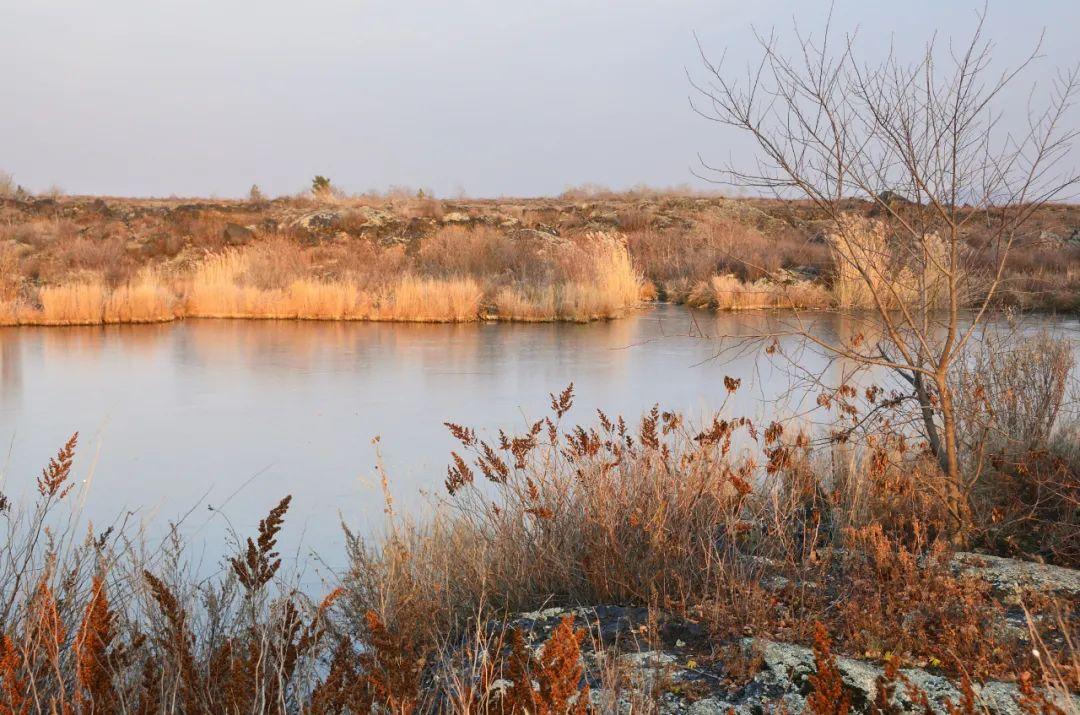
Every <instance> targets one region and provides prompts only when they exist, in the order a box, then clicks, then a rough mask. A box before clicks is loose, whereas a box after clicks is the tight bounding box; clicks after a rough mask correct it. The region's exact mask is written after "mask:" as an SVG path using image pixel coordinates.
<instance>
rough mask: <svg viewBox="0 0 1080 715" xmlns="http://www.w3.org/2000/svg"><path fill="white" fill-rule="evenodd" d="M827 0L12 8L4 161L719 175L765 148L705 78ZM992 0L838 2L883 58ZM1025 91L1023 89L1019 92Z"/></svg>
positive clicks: (1054, 22)
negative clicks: (703, 106) (699, 80)
mask: <svg viewBox="0 0 1080 715" xmlns="http://www.w3.org/2000/svg"><path fill="white" fill-rule="evenodd" d="M829 7H830V3H829V2H828V0H786V1H783V0H758V1H754V0H663V1H657V2H639V1H638V0H620V1H619V2H614V1H608V0H604V1H603V2H601V1H600V0H595V1H589V0H578V1H577V2H569V1H567V0H532V1H531V2H521V1H519V0H457V1H455V2H447V1H445V0H443V1H438V2H420V1H417V0H302V1H300V0H291V1H289V2H283V1H281V0H261V1H260V2H251V1H250V0H249V1H246V2H239V1H238V0H98V1H97V2H87V1H86V0H29V1H28V2H19V1H18V0H0V67H2V68H3V69H2V70H0V170H2V171H6V172H7V173H9V174H12V175H13V176H14V178H15V180H16V181H17V182H18V183H19V184H21V185H23V186H26V187H27V188H28V189H30V190H33V191H42V190H46V189H48V188H49V187H51V186H57V187H59V188H60V189H62V190H64V191H66V192H68V193H77V194H105V195H130V196H170V195H176V196H220V197H230V196H241V195H246V194H247V192H248V189H249V188H250V187H251V185H252V184H253V183H256V184H258V185H259V186H260V187H261V188H262V189H263V191H264V192H265V193H267V194H271V195H277V194H282V193H294V192H297V191H300V190H303V189H304V188H305V186H308V185H309V184H310V179H311V177H312V176H314V175H315V174H323V175H326V176H328V177H330V178H331V179H332V180H333V182H334V184H336V185H337V186H339V187H341V188H343V189H344V190H346V191H349V192H364V191H369V190H377V191H378V190H386V189H388V188H390V187H393V186H408V187H414V188H416V187H423V188H426V189H428V190H429V191H433V192H434V193H435V194H436V195H439V196H454V195H458V194H468V195H470V196H538V195H553V194H558V193H559V192H561V191H563V190H564V189H566V188H568V187H571V186H577V185H581V184H598V185H603V186H608V187H611V188H615V189H620V188H627V187H631V186H634V185H640V184H647V185H650V186H654V187H665V186H677V185H683V184H687V185H690V186H693V187H697V188H709V185H708V184H707V183H706V182H704V181H702V180H701V179H698V178H696V177H695V176H694V169H695V167H699V163H698V156H699V154H700V155H701V156H703V157H704V158H706V159H707V160H711V161H722V160H727V159H729V158H732V159H734V160H736V161H737V162H738V161H749V160H752V158H753V150H752V147H751V145H750V143H749V141H748V140H747V138H746V137H743V136H740V135H739V134H738V133H737V132H734V131H733V130H728V129H725V128H723V127H718V126H717V125H715V124H713V123H710V122H708V121H706V120H705V119H702V118H701V117H700V116H698V115H696V114H695V113H694V112H693V111H692V110H691V108H690V104H689V99H688V98H689V96H690V94H691V92H692V89H691V87H690V85H689V81H688V79H687V70H689V71H690V72H691V74H694V73H695V72H697V71H698V68H700V66H701V60H700V57H699V55H698V49H697V45H696V44H695V39H694V35H695V33H696V34H697V36H698V37H699V38H700V41H701V43H702V46H703V47H704V48H705V50H706V52H707V53H708V54H709V55H710V57H719V55H720V54H721V53H722V52H724V51H725V49H726V51H727V62H731V63H733V64H734V65H735V66H743V65H744V64H745V63H746V62H747V61H749V60H751V59H752V58H753V56H754V54H753V45H752V28H757V29H758V30H760V31H766V32H767V31H769V30H771V29H773V28H775V29H776V30H777V31H778V32H780V33H781V35H783V36H788V37H790V35H791V32H790V30H791V27H792V23H793V22H797V23H798V25H799V26H800V28H809V29H811V30H816V29H819V28H820V27H821V26H822V24H823V22H824V20H825V18H826V16H827V14H828V12H829ZM981 7H982V2H981V0H936V1H932V0H907V1H906V2H903V3H896V2H887V3H886V2H873V1H868V0H857V1H849V0H836V2H835V3H834V4H833V23H834V26H835V27H836V28H837V29H838V30H841V31H849V30H853V29H856V28H858V29H859V33H860V36H861V38H862V40H861V41H862V46H863V47H864V48H866V50H865V51H866V52H867V53H869V54H872V53H873V52H875V51H879V50H880V49H881V48H883V47H886V46H888V44H889V43H890V41H891V42H893V43H895V45H896V46H897V48H898V49H899V50H900V51H901V52H905V51H914V50H917V49H918V48H919V47H921V45H922V43H923V42H924V41H925V40H926V39H927V38H928V36H929V33H931V32H933V31H934V30H939V31H940V32H941V33H942V34H943V36H946V37H947V36H948V35H950V34H955V35H957V36H958V37H964V36H967V34H969V33H970V31H971V29H973V27H974V22H975V11H976V10H978V9H980V8H981ZM1078 27H1080V2H1076V1H1075V0H1025V2H1017V1H1015V0H1007V1H1006V0H992V1H991V2H990V3H989V19H988V21H987V26H986V32H987V35H988V36H989V37H990V38H992V39H994V40H995V41H996V42H997V44H998V54H997V56H998V57H999V58H1000V59H1001V60H1002V61H1003V62H1006V63H1007V62H1009V61H1010V60H1015V59H1018V58H1019V57H1020V55H1022V54H1023V53H1024V51H1025V50H1030V48H1031V47H1032V46H1033V45H1034V43H1035V42H1036V41H1037V40H1038V38H1039V35H1040V33H1041V32H1042V31H1043V30H1044V29H1045V31H1046V39H1045V44H1044V52H1043V55H1044V57H1043V58H1042V59H1041V60H1040V61H1039V62H1038V63H1037V65H1036V66H1035V67H1034V68H1033V69H1032V70H1031V72H1030V73H1029V75H1028V79H1029V80H1030V81H1037V82H1041V83H1045V82H1046V81H1047V80H1048V79H1049V78H1050V77H1051V76H1052V74H1053V72H1054V70H1055V68H1057V67H1060V66H1063V65H1071V64H1075V63H1076V62H1077V61H1080V49H1078V47H1080V45H1077V44H1076V37H1075V33H1076V31H1077V28H1078ZM1017 99H1018V100H1022V96H1021V97H1018V98H1017Z"/></svg>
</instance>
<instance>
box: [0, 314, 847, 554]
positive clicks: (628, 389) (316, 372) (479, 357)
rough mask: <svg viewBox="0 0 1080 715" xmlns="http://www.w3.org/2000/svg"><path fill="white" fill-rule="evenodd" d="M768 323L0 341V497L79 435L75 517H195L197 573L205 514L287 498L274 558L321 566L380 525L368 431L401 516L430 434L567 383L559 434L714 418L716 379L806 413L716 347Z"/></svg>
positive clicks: (791, 349)
mask: <svg viewBox="0 0 1080 715" xmlns="http://www.w3.org/2000/svg"><path fill="white" fill-rule="evenodd" d="M784 320H785V319H784V318H782V317H781V316H777V315H771V314H765V313H744V314H734V315H732V314H726V315H713V314H708V313H695V312H690V311H687V310H686V309H683V308H678V307H675V306H661V307H658V308H655V309H652V310H649V311H646V312H642V313H640V314H638V315H636V316H634V317H632V318H628V319H625V320H618V321H612V322H606V323H595V324H590V325H570V324H510V325H507V324H461V325H402V324H380V323H321V322H293V321H198V320H188V321H183V322H178V323H173V324H165V325H149V326H106V327H91V328H64V329H53V328H44V329H43V328H16V329H5V330H0V361H2V362H0V440H3V441H4V442H5V443H8V442H11V443H12V445H13V447H12V453H11V458H10V460H9V462H8V466H7V470H6V471H7V484H6V485H5V487H4V489H5V491H7V492H9V493H11V494H13V495H15V496H16V497H18V496H19V495H24V496H25V495H27V494H28V493H29V492H31V491H32V489H33V484H34V479H35V477H36V475H37V474H38V473H39V471H40V468H41V466H42V465H43V464H44V463H45V461H46V460H47V459H48V457H49V456H50V455H52V454H53V453H55V451H56V449H57V448H58V447H59V446H60V445H61V444H62V443H63V441H64V440H65V439H66V438H67V437H68V436H69V435H70V433H71V432H73V431H75V430H80V431H81V432H82V434H83V440H82V449H81V451H80V453H79V458H78V460H77V462H76V470H77V472H78V474H79V475H80V477H81V478H88V479H90V480H91V486H90V489H89V493H88V497H87V501H86V513H87V514H88V516H89V517H90V518H92V519H94V520H95V521H96V522H98V523H102V522H109V521H111V520H112V519H113V518H114V517H115V516H116V514H117V513H118V512H120V511H121V510H123V509H131V510H134V511H136V514H137V518H139V517H143V516H150V515H151V514H153V513H155V512H160V518H159V520H158V522H156V523H158V524H161V525H162V526H163V525H164V520H166V519H176V518H178V517H179V516H180V515H182V514H184V513H185V512H187V511H188V510H189V509H191V508H192V507H196V510H195V512H193V514H192V516H190V517H188V521H187V522H186V524H187V525H188V528H189V530H197V533H198V537H199V538H198V539H197V540H196V541H197V543H204V544H206V553H207V555H208V557H209V558H210V559H211V560H214V559H216V558H217V555H218V554H220V553H221V550H222V546H221V543H220V541H221V539H222V534H223V533H224V531H225V527H226V522H225V520H224V518H223V517H222V516H221V515H220V514H227V515H228V518H229V519H230V521H231V524H232V525H233V526H234V527H235V528H236V529H238V530H240V531H242V532H244V533H248V532H250V531H251V530H252V529H254V527H255V525H256V524H257V523H258V520H259V518H260V517H261V516H263V515H264V514H265V512H266V510H267V509H268V508H269V507H270V506H272V505H273V504H274V503H276V501H277V500H278V499H279V498H280V497H281V496H283V495H285V494H289V493H291V494H293V495H294V500H293V509H292V518H291V519H290V522H289V526H290V528H289V530H288V531H287V533H286V536H287V538H286V539H285V540H283V542H282V544H283V546H284V548H285V549H286V550H287V549H289V548H290V547H292V548H295V546H296V544H297V543H298V542H299V538H300V536H301V535H303V537H304V541H305V543H306V544H307V545H308V546H310V547H311V548H313V549H315V550H317V551H319V552H320V553H323V554H327V555H328V556H332V557H337V556H339V555H340V548H339V546H340V541H341V539H340V531H339V525H338V515H339V514H340V515H341V518H343V519H344V520H345V521H347V522H348V523H349V524H350V525H351V526H353V527H355V528H359V529H372V528H376V525H377V524H378V523H379V522H380V520H381V518H382V500H381V495H380V489H379V487H378V481H377V479H376V476H375V459H376V452H375V448H374V447H373V445H372V444H371V440H372V438H373V437H375V436H376V435H381V436H382V441H381V448H382V451H383V454H384V457H385V462H386V466H387V469H388V471H389V473H390V475H391V478H392V489H393V492H394V496H395V506H396V507H397V509H398V510H399V511H401V512H413V513H415V512H416V511H417V510H419V509H420V508H421V504H422V503H423V498H422V493H423V492H424V491H431V492H439V491H440V490H441V485H442V481H443V477H444V474H445V465H446V458H447V455H448V453H449V450H450V449H452V448H453V447H454V444H453V442H452V440H451V438H450V437H449V435H448V434H447V433H446V430H445V428H444V427H443V424H442V423H443V422H444V421H447V420H453V421H457V422H462V423H465V424H469V425H472V426H476V427H478V428H479V429H480V431H481V432H483V433H487V434H491V433H493V432H494V431H495V430H497V429H498V428H500V427H510V428H520V427H521V426H522V425H523V423H524V421H525V419H526V418H528V417H532V418H535V417H538V416H541V415H543V414H545V411H546V409H547V403H548V393H550V392H554V391H558V390H561V389H562V388H563V387H565V385H566V384H567V383H569V382H571V381H573V382H574V383H575V386H576V392H577V403H576V404H577V407H576V408H575V411H574V412H572V413H571V415H570V418H576V419H579V420H582V421H586V422H588V421H591V420H592V419H593V415H594V414H595V413H594V412H593V409H595V408H600V409H603V410H604V411H605V412H607V413H609V414H617V413H621V414H624V415H627V416H628V417H629V418H631V419H632V420H636V418H637V416H639V415H640V414H641V413H642V412H644V411H646V410H648V409H649V407H651V406H652V405H653V404H654V403H659V404H660V405H661V406H662V407H665V408H668V409H677V410H681V411H683V412H685V413H687V414H688V416H689V417H690V418H691V419H694V418H698V419H701V418H703V417H704V416H705V415H707V414H709V413H711V412H712V411H713V410H715V409H717V408H719V407H720V406H721V405H723V404H724V403H725V399H727V396H726V393H725V391H724V389H723V384H722V379H723V377H724V375H731V376H734V377H738V378H741V379H742V380H743V385H744V388H743V389H741V390H740V391H739V392H738V393H737V394H736V395H735V396H734V398H731V399H730V400H729V402H728V404H727V405H726V409H727V411H728V412H729V413H731V414H746V415H748V416H750V417H753V418H755V419H761V418H762V417H769V418H771V417H772V416H774V411H775V409H777V408H776V406H775V405H774V404H773V401H775V400H777V399H780V400H781V403H780V406H779V409H780V410H781V411H783V412H785V413H787V414H801V413H803V412H805V411H806V410H808V409H810V408H811V407H812V406H813V398H814V397H815V396H816V393H815V392H811V391H809V390H807V389H805V388H802V389H795V390H793V389H791V388H792V375H793V366H792V365H791V364H789V363H787V362H786V361H784V360H769V359H765V357H764V356H763V354H762V352H761V350H760V345H759V346H756V347H754V348H753V349H748V348H747V347H746V346H745V345H740V344H739V343H738V342H737V341H731V340H728V341H720V340H718V339H715V338H716V337H717V336H721V335H740V334H743V335H745V334H751V333H753V334H760V333H762V332H770V331H771V332H784V329H785V327H790V326H785V325H784ZM814 320H815V321H816V324H815V326H814V330H815V331H817V334H820V335H821V336H823V337H825V338H828V339H830V340H831V339H850V336H851V335H853V334H854V332H855V331H857V330H860V329H861V327H860V326H859V325H857V324H856V323H854V322H853V321H852V319H850V318H845V317H843V316H836V315H821V316H816V317H815V318H814ZM701 335H707V336H712V337H713V338H714V339H703V338H702V337H700V336H701ZM780 340H781V344H782V346H783V349H784V351H785V352H786V353H788V354H789V355H791V356H793V357H794V363H795V367H796V368H798V369H801V370H803V371H804V372H805V373H806V374H815V373H817V372H820V371H821V370H823V369H826V367H827V369H828V370H830V371H832V372H831V374H830V377H832V378H836V377H839V376H841V375H842V374H845V373H844V372H843V371H846V370H849V369H850V366H845V365H843V364H842V363H839V362H833V363H828V362H827V361H826V359H825V358H824V356H822V355H821V354H820V352H818V351H815V350H809V349H800V347H799V346H800V341H799V340H798V339H797V338H794V337H782V338H781V339H780ZM796 372H797V371H796ZM766 404H768V405H769V406H768V407H766ZM237 492H238V493H237ZM234 493H236V495H235V496H232V495H233V494H234ZM208 505H210V506H213V507H215V508H217V509H221V512H210V511H208V510H207V506H208Z"/></svg>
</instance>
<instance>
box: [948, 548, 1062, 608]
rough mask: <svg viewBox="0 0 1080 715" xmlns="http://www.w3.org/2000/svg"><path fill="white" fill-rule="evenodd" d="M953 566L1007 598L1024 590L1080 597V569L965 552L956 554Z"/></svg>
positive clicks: (1010, 598) (1009, 598)
mask: <svg viewBox="0 0 1080 715" xmlns="http://www.w3.org/2000/svg"><path fill="white" fill-rule="evenodd" d="M952 566H953V569H955V570H956V571H957V572H958V573H961V574H966V575H969V576H977V577H978V578H981V579H983V580H984V581H986V582H987V583H989V584H990V586H991V587H992V588H993V589H994V591H995V592H996V593H998V594H999V595H1000V596H1002V597H1004V598H1005V599H1006V600H1013V599H1015V598H1018V597H1019V595H1020V594H1022V593H1023V591H1038V592H1039V593H1043V594H1047V595H1052V596H1057V597H1059V598H1067V599H1077V598H1080V571H1078V570H1075V569H1067V568H1062V567H1060V566H1051V565H1049V564H1039V563H1034V562H1030V561H1018V560H1017V559H1006V558H1002V557H1000V556H989V555H985V554H975V553H970V552H964V551H961V552H957V553H956V555H955V556H953V561H952Z"/></svg>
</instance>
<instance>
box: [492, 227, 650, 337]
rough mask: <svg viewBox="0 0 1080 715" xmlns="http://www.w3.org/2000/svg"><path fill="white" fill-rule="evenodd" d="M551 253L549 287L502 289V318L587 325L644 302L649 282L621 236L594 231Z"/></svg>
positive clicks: (498, 308)
mask: <svg viewBox="0 0 1080 715" xmlns="http://www.w3.org/2000/svg"><path fill="white" fill-rule="evenodd" d="M547 251H548V254H549V256H550V259H549V260H551V261H552V262H553V264H554V275H555V276H556V277H555V278H553V280H552V282H551V283H548V284H546V285H539V286H537V285H530V286H506V287H503V288H501V289H500V290H499V291H498V293H496V295H495V299H494V308H495V316H496V317H498V318H500V319H503V320H521V321H536V320H574V321H579V322H584V321H589V320H597V319H601V318H614V317H618V316H620V315H623V314H624V313H625V312H626V311H627V310H628V309H630V308H633V307H635V306H637V305H638V304H639V303H640V302H641V299H642V296H643V294H644V291H645V286H644V283H643V281H642V279H641V277H640V275H639V274H638V272H637V270H636V269H635V267H634V265H633V262H632V261H631V259H630V254H629V252H628V251H627V249H626V246H625V244H624V243H623V242H622V241H621V240H620V239H619V237H617V236H613V235H610V234H604V233H591V234H586V235H584V236H583V237H581V238H580V239H578V240H577V241H576V242H567V243H560V244H556V245H554V246H551V247H548V248H547Z"/></svg>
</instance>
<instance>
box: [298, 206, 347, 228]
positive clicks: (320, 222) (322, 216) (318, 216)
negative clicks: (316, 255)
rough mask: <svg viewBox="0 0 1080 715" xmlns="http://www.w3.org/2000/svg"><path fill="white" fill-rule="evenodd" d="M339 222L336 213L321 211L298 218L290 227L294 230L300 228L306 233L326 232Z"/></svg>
mask: <svg viewBox="0 0 1080 715" xmlns="http://www.w3.org/2000/svg"><path fill="white" fill-rule="evenodd" d="M340 222H341V216H340V215H339V214H338V213H337V212H336V211H329V210H326V209H322V210H319V211H311V212H309V213H306V214H304V215H302V216H300V217H299V218H297V219H296V220H295V221H293V222H292V225H293V226H294V227H295V228H302V229H305V230H307V231H326V230H328V229H331V228H334V227H335V226H337V225H338V224H339V223H340Z"/></svg>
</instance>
